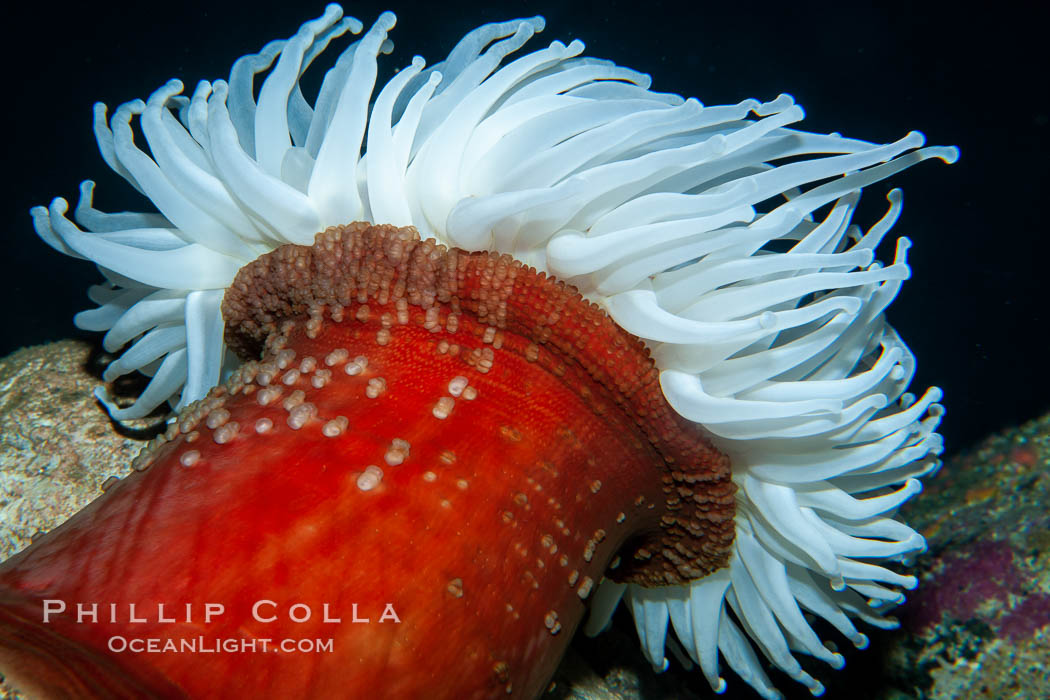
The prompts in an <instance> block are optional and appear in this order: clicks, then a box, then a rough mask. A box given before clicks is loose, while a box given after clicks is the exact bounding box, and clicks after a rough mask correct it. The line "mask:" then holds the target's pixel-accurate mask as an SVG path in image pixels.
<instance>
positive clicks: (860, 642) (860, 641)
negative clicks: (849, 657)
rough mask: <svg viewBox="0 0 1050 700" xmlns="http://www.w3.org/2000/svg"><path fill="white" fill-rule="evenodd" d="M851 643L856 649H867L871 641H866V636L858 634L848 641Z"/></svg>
mask: <svg viewBox="0 0 1050 700" xmlns="http://www.w3.org/2000/svg"><path fill="white" fill-rule="evenodd" d="M850 641H851V642H853V646H854V647H855V648H857V649H862V650H863V649H867V648H868V645H869V644H871V640H870V639H868V635H866V634H863V633H861V632H858V633H857V635H856V636H855V637H852V638H851V639H850Z"/></svg>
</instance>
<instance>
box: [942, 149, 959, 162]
mask: <svg viewBox="0 0 1050 700" xmlns="http://www.w3.org/2000/svg"><path fill="white" fill-rule="evenodd" d="M959 155H960V151H959V147H958V146H948V147H947V148H945V149H944V151H943V152H942V153H941V160H943V161H944V162H945V163H947V164H948V165H951V164H952V163H954V162H955V161H957V160H959Z"/></svg>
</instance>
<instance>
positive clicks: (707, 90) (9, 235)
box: [0, 1, 1050, 451]
mask: <svg viewBox="0 0 1050 700" xmlns="http://www.w3.org/2000/svg"><path fill="white" fill-rule="evenodd" d="M846 5H848V7H847V6H846ZM1033 5H1034V4H1033ZM961 8H962V5H944V6H940V5H937V4H928V3H917V4H916V5H915V6H914V7H913V6H911V4H910V3H909V4H905V3H899V2H889V3H886V2H880V3H877V4H874V3H872V4H869V3H842V4H841V6H839V5H838V4H836V5H831V4H829V5H821V6H805V5H798V4H793V3H780V4H777V5H773V4H769V5H768V6H767V5H763V4H761V3H758V4H756V3H746V2H736V3H697V2H644V3H634V2H606V3H595V4H591V3H570V2H551V1H542V2H507V3H498V4H497V3H469V2H443V3H427V4H420V5H419V6H418V7H417V6H416V5H415V4H414V3H407V2H391V3H389V4H379V3H376V2H364V3H352V4H349V3H348V4H347V6H346V10H347V13H348V14H351V15H354V16H356V17H358V18H360V19H361V20H362V21H363V22H364V23H365V25H366V27H367V26H368V25H369V24H370V23H371V22H372V21H373V20H374V18H375V17H376V16H377V15H378V14H379V12H380V11H382V10H383V9H393V10H395V11H396V12H397V13H398V17H399V22H398V26H397V27H396V28H395V29H394V31H393V34H392V38H393V39H394V42H395V44H396V46H397V48H396V50H395V54H394V56H391V57H386V60H385V62H384V65H385V66H386V71H385V73H384V72H381V74H380V81H381V82H382V81H383V80H384V76H389V74H390V72H391V71H392V69H393V67H394V66H402V65H405V64H407V63H408V61H409V60H410V58H411V56H412V55H413V54H416V53H418V54H421V55H423V56H425V57H426V58H427V59H428V62H430V63H433V62H436V61H438V60H440V59H441V58H443V57H444V56H445V55H446V53H447V51H448V50H449V48H451V46H452V45H453V44H454V43H455V41H456V40H458V39H459V37H460V36H461V35H462V34H463V33H465V32H466V31H468V30H469V29H471V28H473V27H475V26H477V25H479V24H482V23H484V22H487V21H493V20H503V19H508V18H512V17H516V16H529V15H533V14H543V15H545V16H546V17H547V20H548V23H547V29H546V31H545V32H543V33H542V34H541V35H540V36H539V37H537V38H534V39H533V40H532V41H531V42H530V43H529V44H527V47H531V48H532V50H534V49H536V48H539V47H540V46H542V45H546V44H547V43H548V42H550V41H552V40H554V39H556V38H557V39H561V40H563V41H568V40H571V39H573V38H577V37H578V38H582V39H584V40H585V41H586V42H587V45H588V48H587V55H591V56H600V57H604V58H611V59H614V60H615V61H616V62H617V63H619V64H621V65H625V66H630V67H632V68H635V69H638V70H641V71H645V72H647V73H650V74H652V75H653V76H654V89H657V90H660V91H668V92H678V93H681V94H684V95H695V96H697V97H699V98H700V100H701V101H702V102H704V103H705V104H723V103H730V102H736V101H739V100H741V99H744V98H748V97H755V98H759V99H772V98H773V97H775V96H776V95H777V94H778V93H780V92H789V93H791V94H793V95H794V96H795V98H796V100H797V101H798V102H799V103H800V104H802V105H803V106H804V107H805V108H806V111H807V118H806V120H805V121H804V122H802V124H801V125H800V126H801V128H805V129H808V130H811V131H817V132H822V131H823V132H827V131H840V132H842V133H843V134H846V135H849V136H853V137H857V138H863V139H867V140H871V141H877V142H886V141H891V140H894V139H897V138H899V137H901V136H903V135H904V134H905V133H907V132H908V131H909V130H911V129H919V130H922V131H924V132H925V133H926V135H927V137H928V142H929V143H931V144H956V145H958V146H960V147H961V149H962V158H961V159H960V161H959V162H958V163H957V164H956V165H954V166H951V167H948V166H945V165H943V164H940V163H939V162H925V163H922V164H920V165H919V166H917V167H915V168H913V169H911V170H908V171H907V172H904V173H902V174H900V175H898V176H896V177H895V178H894V179H893V180H892V182H891V184H890V185H886V186H882V185H876V186H874V187H872V188H870V189H869V191H868V193H867V194H866V196H865V200H867V201H868V205H869V207H868V208H866V209H863V210H862V212H861V216H860V218H858V219H855V220H856V221H858V222H859V223H862V224H863V225H865V226H867V225H868V224H870V223H871V222H872V221H873V220H874V218H877V217H878V216H881V214H882V212H883V211H884V208H885V200H884V198H883V195H884V193H885V191H886V190H887V189H888V188H889V187H892V186H900V187H902V188H903V189H904V192H905V200H904V202H905V206H904V212H903V216H902V218H901V220H900V221H899V223H898V224H897V226H896V228H895V229H894V232H893V233H894V234H895V235H907V236H909V237H911V238H912V239H913V240H914V242H915V246H914V248H913V249H912V251H911V254H910V262H911V265H912V270H913V279H912V280H911V281H909V282H908V283H906V285H905V287H904V290H903V292H902V293H901V295H900V296H899V297H898V299H897V301H896V303H895V304H894V306H893V307H892V308H891V309H890V312H889V315H890V318H891V321H892V323H893V324H894V325H895V326H896V327H897V328H898V329H899V330H900V332H901V335H902V337H903V338H904V339H905V340H906V342H908V343H909V345H910V346H911V348H912V349H913V351H914V352H915V354H916V355H917V356H918V358H919V372H918V376H917V378H916V381H915V383H914V385H913V389H915V390H917V391H920V392H921V390H922V389H923V388H925V387H926V386H927V385H930V384H937V385H940V386H942V387H943V388H944V389H945V391H946V394H947V396H946V403H947V406H948V415H947V417H946V419H945V422H944V424H943V431H942V432H943V433H944V434H945V436H946V438H947V440H948V445H949V451H951V450H953V449H958V448H961V447H963V446H965V445H966V444H968V443H971V442H973V441H975V440H977V439H979V438H981V437H983V436H984V435H986V434H987V433H989V432H991V431H994V430H997V429H1000V428H1002V427H1005V426H1009V425H1011V424H1015V423H1017V422H1020V421H1024V420H1026V419H1029V418H1033V417H1035V416H1037V415H1039V414H1040V413H1042V412H1044V411H1046V410H1047V409H1048V408H1050V396H1048V392H1047V389H1048V388H1050V381H1048V378H1047V369H1046V367H1045V364H1044V356H1045V352H1046V351H1045V347H1046V338H1047V337H1048V335H1050V334H1047V332H1046V330H1045V329H1046V325H1047V322H1048V318H1047V312H1046V310H1045V303H1046V301H1047V294H1046V292H1045V291H1044V290H1045V287H1044V285H1045V282H1046V278H1047V276H1048V275H1047V271H1046V261H1047V257H1046V253H1047V247H1048V246H1047V243H1046V234H1047V231H1046V213H1045V209H1044V207H1043V204H1044V202H1045V201H1046V196H1047V195H1046V192H1047V177H1046V158H1047V132H1048V129H1050V126H1048V119H1050V106H1048V100H1047V88H1046V76H1045V73H1046V67H1047V61H1046V58H1045V56H1046V43H1047V39H1046V36H1045V35H1044V34H1043V31H1042V27H1043V26H1045V25H1043V24H1042V21H1041V18H1038V17H1036V16H1034V15H1033V13H1032V12H1031V11H1029V10H1027V9H1023V8H1022V6H1020V5H1018V6H1016V7H1014V6H1011V5H1010V4H1009V3H997V4H995V5H994V6H989V7H988V8H987V9H985V10H982V11H981V13H980V14H975V13H972V12H963V11H962V9H961ZM322 9H323V5H322V3H319V2H316V3H315V2H306V3H292V2H289V3H285V4H277V3H270V2H254V3H229V4H221V5H219V6H209V5H206V4H203V3H200V4H199V3H192V2H183V3H178V4H160V3H146V2H137V3H129V2H108V3H83V4H78V5H77V6H74V7H70V8H66V9H63V8H62V6H61V5H55V4H45V3H39V2H38V3H26V4H21V5H19V6H18V7H17V9H13V10H10V11H9V12H10V14H9V15H8V17H7V20H8V22H7V27H6V32H5V34H6V35H7V37H6V43H5V45H4V48H3V51H4V52H5V54H6V55H5V56H4V57H3V59H4V64H3V65H4V66H5V67H6V69H7V70H6V71H5V81H4V82H5V85H4V92H5V94H6V95H7V101H6V103H5V104H4V116H5V119H6V120H7V121H8V123H7V128H6V129H5V131H4V134H5V136H6V143H5V146H4V166H5V170H6V176H5V177H4V181H5V187H4V190H3V197H2V200H0V201H2V203H3V204H2V207H0V210H2V216H3V235H4V237H5V241H6V242H7V246H6V247H5V249H4V254H5V257H6V260H5V263H6V267H5V270H4V272H5V274H4V277H3V281H2V283H0V284H2V285H3V289H4V291H5V292H6V294H5V297H6V299H7V300H8V310H7V312H6V313H5V314H4V316H5V323H4V326H3V329H4V330H3V332H2V334H0V355H4V354H7V353H8V352H10V351H13V350H15V349H17V348H18V347H21V346H23V345H31V344H36V343H44V342H48V341H53V340H57V339H60V338H64V337H69V336H71V335H75V334H77V333H78V331H76V329H74V327H73V325H72V321H71V317H72V315H73V314H74V313H75V312H76V311H78V310H81V309H83V308H87V307H88V306H89V303H88V301H87V299H86V297H85V295H84V290H85V288H86V287H87V286H88V285H89V284H92V283H94V282H96V281H97V280H98V279H99V277H98V274H97V272H96V271H95V270H94V268H93V266H91V265H89V264H87V263H84V262H82V261H76V260H72V259H69V258H65V257H63V256H61V255H59V254H57V253H55V252H54V251H52V250H51V249H50V248H48V247H47V246H45V245H44V244H43V243H41V242H40V241H39V240H38V239H37V237H36V236H35V234H34V233H33V230H32V226H31V224H30V219H29V215H28V209H29V207H30V206H32V205H34V204H46V203H47V202H48V201H49V200H50V198H51V197H53V196H56V195H62V196H64V197H66V198H67V199H69V200H70V201H71V203H75V200H76V196H77V186H78V183H79V182H80V181H81V180H83V179H88V178H91V179H95V180H96V181H97V182H98V184H99V186H98V189H97V192H96V205H97V206H98V207H99V208H100V209H103V210H105V211H117V210H121V209H128V208H130V209H133V210H142V208H143V204H142V202H141V201H138V195H136V194H135V193H134V192H133V191H132V190H131V188H130V187H129V186H127V185H126V184H125V183H124V182H123V181H122V180H120V179H119V178H118V177H117V176H115V175H113V174H112V173H111V172H110V171H109V169H108V168H107V167H106V166H105V164H104V163H103V161H102V159H101V157H100V156H99V155H98V152H97V148H96V146H95V142H94V138H93V135H92V131H91V105H92V103H93V102H94V101H96V100H101V101H104V102H106V103H107V104H109V105H110V108H111V110H112V109H113V108H115V106H116V105H118V104H120V103H121V102H124V101H126V100H130V99H134V98H145V97H147V96H148V95H149V93H150V92H152V91H153V90H154V89H155V88H156V87H158V86H159V85H161V84H162V83H164V81H166V80H167V79H169V78H171V77H179V78H181V79H182V80H183V81H184V83H185V84H186V85H187V92H191V91H192V86H193V85H194V84H195V83H196V81H197V80H198V79H201V78H208V79H215V78H219V77H223V78H225V77H227V74H228V71H229V68H230V66H231V64H232V62H233V61H234V59H236V58H237V57H239V56H241V55H243V54H245V53H249V52H254V51H257V50H258V49H259V48H261V47H262V45H263V44H264V43H265V42H267V41H269V40H270V39H274V38H279V37H287V36H289V35H291V34H292V33H294V31H295V30H296V29H297V27H298V26H299V24H300V23H301V22H303V21H305V20H306V19H310V18H313V17H315V16H317V15H319V14H320V13H321V11H322ZM329 53H332V51H331V49H329ZM333 56H334V53H333ZM327 65H328V64H327V63H326V62H325V61H324V59H323V57H322V59H321V60H319V61H318V62H317V63H316V64H315V67H314V70H313V71H312V72H313V77H314V79H315V81H319V78H320V76H321V74H322V71H320V70H317V68H318V67H321V68H326V67H327ZM311 99H312V98H311ZM139 143H140V144H142V143H143V140H142V138H141V136H139ZM890 251H892V243H888V244H887V243H884V245H883V257H885V256H886V255H888V254H889V252H890Z"/></svg>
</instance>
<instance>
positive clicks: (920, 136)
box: [904, 131, 926, 148]
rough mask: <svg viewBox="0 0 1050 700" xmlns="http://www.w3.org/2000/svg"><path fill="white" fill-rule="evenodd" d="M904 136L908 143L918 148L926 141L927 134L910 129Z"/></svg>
mask: <svg viewBox="0 0 1050 700" xmlns="http://www.w3.org/2000/svg"><path fill="white" fill-rule="evenodd" d="M904 138H905V139H906V140H907V141H908V142H909V144H908V145H909V146H911V147H913V148H918V147H919V146H922V145H923V144H925V143H926V134H924V133H922V132H921V131H909V132H908V134H907V135H906V136H905V137H904Z"/></svg>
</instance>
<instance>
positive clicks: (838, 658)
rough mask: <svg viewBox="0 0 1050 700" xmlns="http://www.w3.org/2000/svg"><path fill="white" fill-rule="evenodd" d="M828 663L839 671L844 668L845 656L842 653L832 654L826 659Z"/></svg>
mask: <svg viewBox="0 0 1050 700" xmlns="http://www.w3.org/2000/svg"><path fill="white" fill-rule="evenodd" d="M828 665H829V666H831V667H832V668H833V669H835V670H836V671H841V670H842V669H844V668H846V657H845V656H843V655H842V654H832V655H831V659H830V660H829V661H828Z"/></svg>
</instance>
